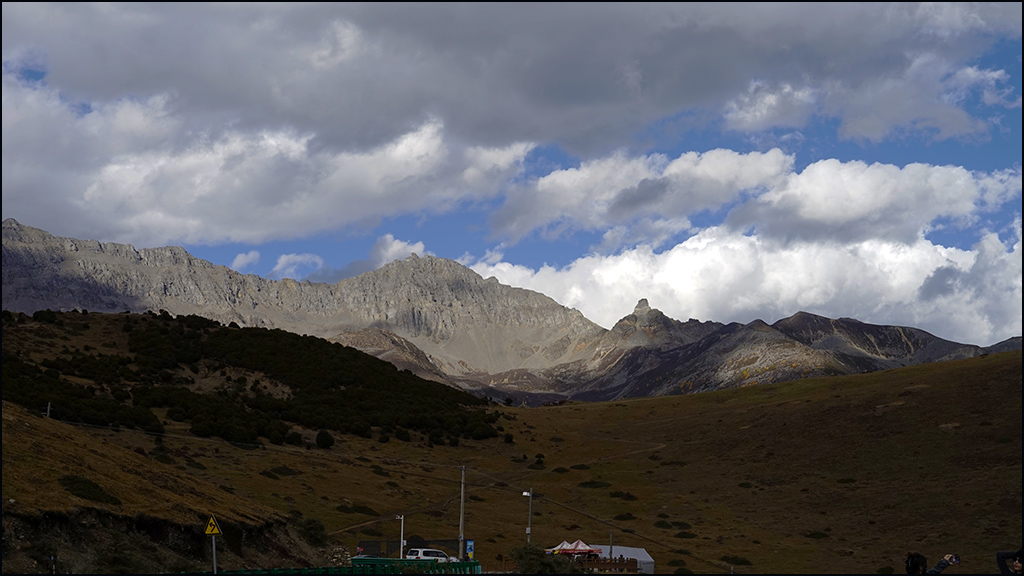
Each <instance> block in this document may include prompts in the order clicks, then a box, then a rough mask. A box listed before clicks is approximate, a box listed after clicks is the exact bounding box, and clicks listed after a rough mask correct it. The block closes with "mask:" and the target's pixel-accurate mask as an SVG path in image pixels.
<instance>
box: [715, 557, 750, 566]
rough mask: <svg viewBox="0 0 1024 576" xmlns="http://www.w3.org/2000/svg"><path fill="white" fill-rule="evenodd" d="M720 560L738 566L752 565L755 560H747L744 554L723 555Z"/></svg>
mask: <svg viewBox="0 0 1024 576" xmlns="http://www.w3.org/2000/svg"><path fill="white" fill-rule="evenodd" d="M720 560H721V561H722V562H725V563H727V564H733V565H736V566H751V565H753V564H754V563H753V562H751V561H750V560H747V559H746V558H744V557H743V556H722V557H721V558H720Z"/></svg>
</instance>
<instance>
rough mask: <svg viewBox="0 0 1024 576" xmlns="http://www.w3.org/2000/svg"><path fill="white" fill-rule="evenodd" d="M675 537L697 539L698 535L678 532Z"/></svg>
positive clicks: (684, 531)
mask: <svg viewBox="0 0 1024 576" xmlns="http://www.w3.org/2000/svg"><path fill="white" fill-rule="evenodd" d="M674 536H675V537H676V538H696V537H697V535H696V534H694V533H693V532H687V531H686V530H683V531H682V532H676V533H675V534H674Z"/></svg>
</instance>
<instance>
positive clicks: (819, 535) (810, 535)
mask: <svg viewBox="0 0 1024 576" xmlns="http://www.w3.org/2000/svg"><path fill="white" fill-rule="evenodd" d="M805 536H807V537H808V538H814V539H815V540H821V539H822V538H828V534H826V533H824V532H808V533H807V534H805Z"/></svg>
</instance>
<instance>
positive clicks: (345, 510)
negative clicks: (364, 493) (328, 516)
mask: <svg viewBox="0 0 1024 576" xmlns="http://www.w3.org/2000/svg"><path fill="white" fill-rule="evenodd" d="M335 510H337V511H338V512H341V513H342V514H365V515H367V516H380V514H379V513H377V511H376V510H374V509H373V508H370V507H369V506H367V505H365V504H355V505H352V506H344V505H341V506H338V507H337V508H335Z"/></svg>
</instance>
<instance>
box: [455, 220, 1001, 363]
mask: <svg viewBox="0 0 1024 576" xmlns="http://www.w3.org/2000/svg"><path fill="white" fill-rule="evenodd" d="M1011 234H1012V235H1013V237H1011V238H1009V239H1008V240H1001V239H1000V238H999V237H998V236H997V235H995V234H989V235H986V236H985V237H984V238H983V239H982V240H981V241H980V242H979V243H978V245H976V246H975V247H974V249H972V250H957V249H951V248H946V247H943V246H939V245H935V244H932V243H931V242H928V241H927V240H923V239H919V240H917V241H915V242H913V243H910V244H907V243H904V242H898V241H891V240H875V239H862V240H857V241H851V242H845V243H839V242H830V243H810V242H789V243H782V242H775V241H772V240H770V239H765V238H761V237H758V236H756V235H754V236H749V235H743V234H741V233H738V232H736V231H733V230H730V229H728V228H726V227H715V228H709V229H706V230H703V231H701V232H700V233H699V234H696V235H695V236H693V237H691V238H689V239H687V240H686V241H684V242H682V243H680V244H678V245H675V246H673V247H672V248H670V249H667V250H665V251H663V252H656V251H654V250H653V249H652V248H651V247H650V246H647V245H643V246H638V247H636V248H634V249H631V250H626V251H623V252H621V253H619V254H615V255H592V256H587V257H583V258H580V259H577V260H576V261H574V262H573V263H572V264H570V265H569V266H566V267H564V268H554V267H550V266H544V267H541V268H539V269H531V268H529V267H525V266H521V265H515V264H511V263H508V262H498V263H489V262H478V263H476V264H473V265H472V266H471V267H472V268H473V270H475V271H476V272H477V273H479V274H480V275H482V276H484V277H488V276H495V277H496V278H497V279H498V280H500V281H501V282H504V283H508V284H511V285H514V286H520V287H524V288H529V289H532V290H537V291H539V292H543V293H545V294H547V295H549V296H551V297H552V298H554V299H555V300H557V301H558V302H560V303H562V304H563V305H566V306H570V307H574V308H577V309H579V310H580V311H581V312H583V314H584V315H586V316H587V317H588V318H591V319H592V320H594V321H596V322H598V323H599V324H601V325H603V326H606V327H610V326H611V325H613V324H614V323H615V322H616V321H617V320H619V319H620V318H621V317H623V316H625V315H626V314H628V313H629V312H630V311H631V310H632V307H633V304H635V303H636V301H637V300H638V299H640V298H648V299H649V300H650V303H651V305H652V306H654V307H656V308H659V309H661V310H662V311H663V312H665V313H666V314H668V315H669V316H671V317H674V318H678V319H681V320H686V319H688V318H697V319H700V320H716V321H720V322H730V321H739V322H749V321H751V320H754V319H756V318H760V319H763V320H765V321H767V322H774V321H776V320H778V319H780V318H783V317H787V316H789V315H791V314H793V313H795V312H797V311H799V310H804V311H808V312H812V313H816V314H821V315H824V316H829V317H833V318H836V317H855V318H857V319H860V320H862V321H865V322H874V323H879V324H899V325H908V326H915V327H919V328H923V329H925V330H928V331H930V332H932V333H934V334H936V335H938V336H940V337H944V338H948V339H953V340H959V341H962V342H966V343H972V344H981V345H988V344H993V343H995V342H997V341H1000V340H1003V339H1005V338H1008V337H1011V336H1017V335H1020V333H1021V249H1020V220H1019V219H1018V221H1017V224H1016V226H1015V228H1014V230H1013V231H1011ZM937 277H942V278H941V279H937ZM923 293H927V294H923ZM925 295H926V296H927V297H922V296H925Z"/></svg>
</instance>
